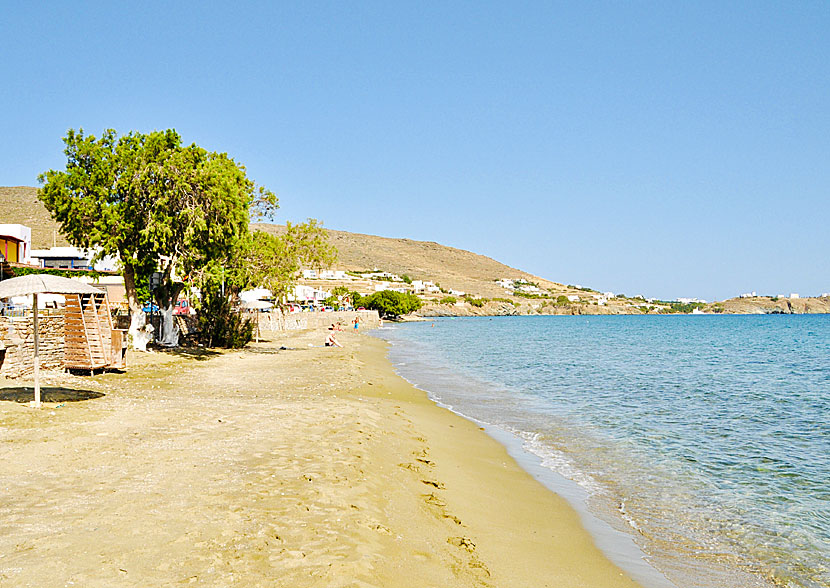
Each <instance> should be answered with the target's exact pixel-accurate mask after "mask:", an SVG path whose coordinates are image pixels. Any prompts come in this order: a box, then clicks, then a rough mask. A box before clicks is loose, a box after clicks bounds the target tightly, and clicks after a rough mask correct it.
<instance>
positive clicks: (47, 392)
mask: <svg viewBox="0 0 830 588" xmlns="http://www.w3.org/2000/svg"><path fill="white" fill-rule="evenodd" d="M102 396H105V394H104V393H103V392H93V391H92V390H73V389H72V388H41V389H40V399H41V401H43V402H81V401H83V400H93V399H95V398H101V397H102ZM34 398H35V389H34V388H28V387H24V386H20V387H15V388H0V401H3V402H17V403H20V404H23V403H26V402H31V401H32V400H34Z"/></svg>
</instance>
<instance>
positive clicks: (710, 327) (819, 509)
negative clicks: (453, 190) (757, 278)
mask: <svg viewBox="0 0 830 588" xmlns="http://www.w3.org/2000/svg"><path fill="white" fill-rule="evenodd" d="M432 324H433V323H430V322H427V323H414V324H403V325H396V326H394V327H392V328H389V329H383V330H380V331H377V332H376V333H377V334H378V335H379V336H381V337H383V338H385V339H387V340H389V341H390V343H391V344H392V345H391V348H390V358H391V359H392V361H393V363H394V364H395V365H396V368H397V369H398V371H399V373H400V374H401V375H403V376H404V377H405V378H407V379H408V380H410V381H411V382H413V383H414V384H416V385H418V386H419V387H421V388H423V389H425V390H427V391H428V392H429V393H430V394H431V395H432V396H433V397H434V398H435V399H436V400H438V401H440V402H442V403H443V404H446V405H448V406H450V407H452V408H453V409H454V410H456V411H458V412H460V413H462V414H464V415H467V416H469V417H471V418H475V419H478V420H481V421H483V422H486V423H489V424H491V425H495V426H497V427H499V428H502V429H505V430H507V431H510V432H512V433H513V434H515V435H517V436H518V437H519V438H520V439H522V440H523V442H524V447H525V449H526V450H527V451H530V452H532V453H535V454H536V455H538V456H539V457H540V458H541V459H542V463H543V464H544V466H545V467H547V468H549V469H550V470H552V471H554V472H557V473H559V474H562V475H563V476H565V477H566V478H568V479H570V480H573V481H574V482H575V483H576V484H579V485H580V486H581V487H582V488H584V489H585V490H586V491H587V493H588V496H589V498H588V499H587V507H588V509H589V510H590V511H591V512H592V513H593V515H594V516H596V517H599V518H601V519H603V520H605V521H607V522H608V523H609V524H611V525H613V526H615V527H617V528H619V529H625V530H626V531H627V533H629V534H630V535H631V536H632V537H633V538H634V540H635V541H636V542H637V543H638V544H639V545H640V546H641V548H642V551H643V553H644V554H645V556H646V559H647V560H648V561H649V562H650V563H651V564H652V565H653V566H654V567H656V568H657V569H658V570H660V571H661V572H662V573H663V574H664V575H665V577H666V578H668V579H669V580H670V582H671V583H672V584H675V585H677V586H680V587H683V588H686V587H697V586H700V587H704V586H705V587H708V588H720V587H723V588H727V587H729V588H735V587H739V586H771V585H775V586H791V587H802V588H803V587H809V588H814V587H827V586H830V563H828V562H830V316H827V315H821V316H668V317H663V316H640V317H631V316H622V317H599V316H597V317H593V316H591V317H585V316H578V317H498V318H475V319H440V320H436V321H435V322H434V326H432Z"/></svg>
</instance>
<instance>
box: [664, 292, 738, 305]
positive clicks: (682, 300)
mask: <svg viewBox="0 0 830 588" xmlns="http://www.w3.org/2000/svg"><path fill="white" fill-rule="evenodd" d="M753 296H754V294H753ZM675 302H679V303H681V304H694V303H698V304H706V301H705V300H703V299H702V298H678V299H677V300H675Z"/></svg>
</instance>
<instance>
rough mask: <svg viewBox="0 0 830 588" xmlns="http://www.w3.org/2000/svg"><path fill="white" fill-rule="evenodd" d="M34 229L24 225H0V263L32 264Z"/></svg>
mask: <svg viewBox="0 0 830 588" xmlns="http://www.w3.org/2000/svg"><path fill="white" fill-rule="evenodd" d="M31 250H32V229H30V228H29V227H26V226H24V225H17V224H10V225H0V261H8V262H11V263H30V258H31Z"/></svg>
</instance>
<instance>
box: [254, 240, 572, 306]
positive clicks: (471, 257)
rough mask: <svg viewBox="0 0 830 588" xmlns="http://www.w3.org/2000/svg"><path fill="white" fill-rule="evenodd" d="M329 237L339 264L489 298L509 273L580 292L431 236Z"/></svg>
mask: <svg viewBox="0 0 830 588" xmlns="http://www.w3.org/2000/svg"><path fill="white" fill-rule="evenodd" d="M252 229H259V230H262V231H266V232H270V233H280V232H282V231H283V230H284V227H282V226H281V225H269V224H255V225H253V227H252ZM327 232H328V234H329V239H330V241H331V243H333V244H334V245H335V246H336V247H337V251H338V261H337V266H338V267H339V268H343V269H348V270H371V269H374V268H379V269H382V270H384V271H388V272H391V273H394V274H398V275H404V274H406V275H408V276H409V277H410V278H412V279H414V280H428V281H432V282H437V283H438V284H440V285H441V286H442V287H443V288H445V289H447V290H449V289H453V290H461V291H463V292H469V293H471V294H475V295H476V296H484V297H488V298H492V297H500V296H504V295H505V291H504V289H503V288H502V287H501V286H499V285H498V284H496V282H495V280H499V279H502V278H509V279H515V280H520V279H523V280H527V281H529V282H534V283H536V284H537V285H538V286H539V287H540V288H542V289H545V290H548V289H550V290H553V291H555V292H562V293H565V292H575V290H573V289H572V288H568V287H567V286H564V285H563V284H558V283H556V282H551V281H550V280H545V279H544V278H540V277H538V276H534V275H533V274H529V273H527V272H524V271H522V270H519V269H516V268H513V267H510V266H507V265H505V264H503V263H499V262H498V261H496V260H494V259H491V258H489V257H485V256H484V255H479V254H477V253H472V252H470V251H465V250H463V249H455V248H453V247H447V246H445V245H440V244H438V243H433V242H429V241H413V240H411V239H394V238H389V237H378V236H376V235H363V234H360V233H348V232H345V231H334V230H330V229H327Z"/></svg>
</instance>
